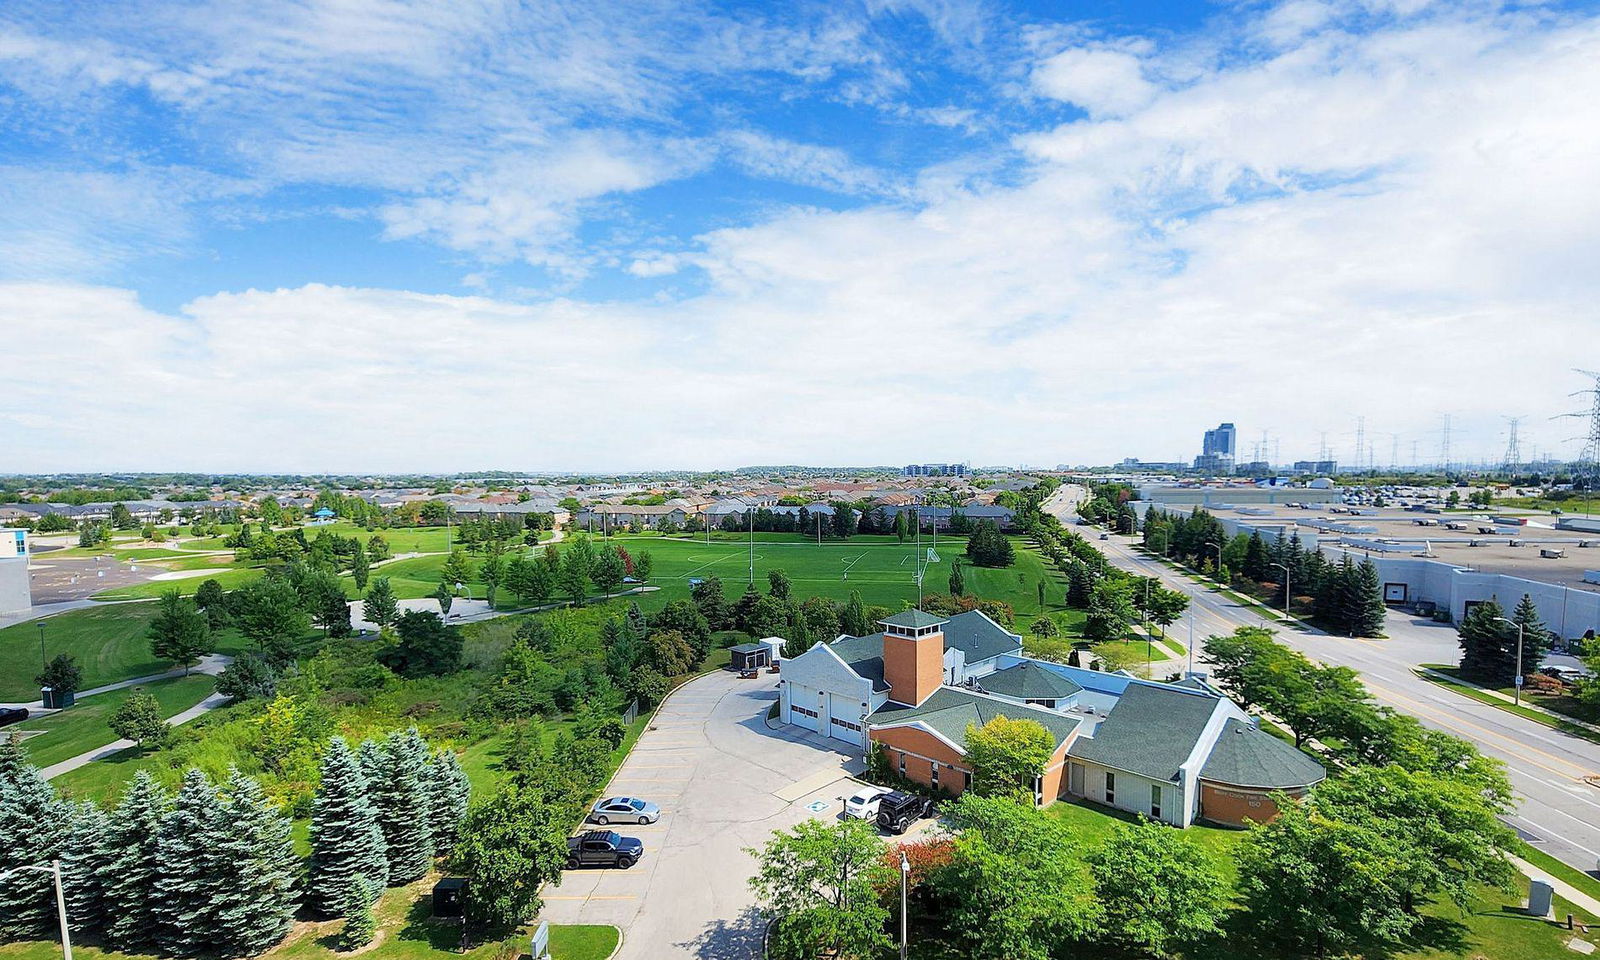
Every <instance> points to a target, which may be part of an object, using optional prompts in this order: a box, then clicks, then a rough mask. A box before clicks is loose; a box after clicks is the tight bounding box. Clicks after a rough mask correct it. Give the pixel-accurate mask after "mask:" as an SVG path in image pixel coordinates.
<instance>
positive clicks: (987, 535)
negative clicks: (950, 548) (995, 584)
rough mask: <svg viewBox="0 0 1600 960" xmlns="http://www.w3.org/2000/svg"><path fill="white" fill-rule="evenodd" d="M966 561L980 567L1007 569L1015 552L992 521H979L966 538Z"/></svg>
mask: <svg viewBox="0 0 1600 960" xmlns="http://www.w3.org/2000/svg"><path fill="white" fill-rule="evenodd" d="M967 559H969V560H971V561H972V562H973V563H975V564H977V565H978V566H980V567H1009V566H1011V564H1012V563H1014V562H1016V551H1015V550H1014V549H1013V548H1012V546H1011V540H1010V539H1009V538H1007V537H1006V536H1005V534H1003V533H1001V532H1000V527H999V526H998V525H996V524H995V522H994V521H993V520H979V521H978V522H977V524H976V525H975V526H974V527H973V528H972V535H971V536H969V537H968V538H967Z"/></svg>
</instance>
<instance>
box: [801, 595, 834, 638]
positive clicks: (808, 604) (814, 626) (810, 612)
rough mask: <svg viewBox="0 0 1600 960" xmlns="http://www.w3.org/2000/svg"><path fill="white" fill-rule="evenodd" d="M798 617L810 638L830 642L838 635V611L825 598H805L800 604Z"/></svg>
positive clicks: (831, 602)
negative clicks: (802, 621) (803, 623)
mask: <svg viewBox="0 0 1600 960" xmlns="http://www.w3.org/2000/svg"><path fill="white" fill-rule="evenodd" d="M800 617H801V619H802V620H804V621H805V625H806V633H807V635H809V636H811V637H812V638H814V639H816V640H820V641H825V642H832V641H833V640H834V639H836V638H837V637H838V635H839V611H838V609H837V608H836V607H835V606H834V605H833V601H832V600H829V599H828V598H827V597H807V598H805V600H803V601H801V603H800Z"/></svg>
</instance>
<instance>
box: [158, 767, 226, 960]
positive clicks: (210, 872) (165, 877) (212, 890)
mask: <svg viewBox="0 0 1600 960" xmlns="http://www.w3.org/2000/svg"><path fill="white" fill-rule="evenodd" d="M227 821H228V813H227V811H226V810H225V809H223V806H222V798H221V797H219V796H218V795H217V788H216V787H214V786H212V785H211V781H210V779H208V778H207V777H206V775H205V774H204V773H203V772H201V771H200V769H199V768H198V767H190V768H189V770H188V772H187V773H185V774H184V775H183V784H182V785H181V786H179V787H178V793H177V796H175V797H173V800H172V809H171V810H169V811H168V812H167V815H166V816H165V817H163V818H162V820H161V836H160V840H159V854H160V867H159V872H158V875H157V878H156V894H157V913H156V918H157V921H158V927H159V932H158V934H157V943H158V944H159V945H160V947H161V949H162V950H163V951H164V952H165V953H167V954H170V955H171V956H175V957H193V956H198V955H199V954H201V953H203V952H207V951H209V950H210V948H211V945H212V943H213V942H214V941H215V939H216V934H217V932H218V929H217V918H216V916H215V914H214V913H213V911H212V901H213V899H215V898H217V897H218V896H219V895H220V894H221V893H222V890H223V888H224V887H225V886H226V885H227V884H229V883H230V882H231V881H232V879H233V876H232V869H233V865H232V864H230V863H227V862H225V861H223V860H222V859H221V858H220V857H219V856H218V855H217V850H218V848H219V847H220V846H221V844H222V840H223V837H224V836H225V835H226V831H227Z"/></svg>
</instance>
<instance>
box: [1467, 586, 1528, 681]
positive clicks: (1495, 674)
mask: <svg viewBox="0 0 1600 960" xmlns="http://www.w3.org/2000/svg"><path fill="white" fill-rule="evenodd" d="M1503 616H1505V610H1504V609H1503V608H1501V606H1500V602H1499V601H1498V600H1495V599H1489V600H1485V601H1484V602H1483V603H1479V604H1476V605H1474V606H1473V607H1472V609H1471V610H1468V611H1467V615H1466V616H1464V617H1462V618H1461V623H1460V624H1458V625H1457V626H1456V642H1457V643H1459V644H1460V645H1461V672H1462V673H1463V674H1464V675H1466V676H1467V677H1468V678H1469V679H1472V680H1477V681H1480V682H1483V683H1489V684H1492V685H1494V686H1497V687H1498V686H1501V685H1503V684H1505V683H1507V682H1509V681H1510V680H1511V679H1512V671H1513V669H1515V667H1514V665H1513V663H1512V661H1513V660H1514V659H1515V655H1512V656H1507V655H1506V650H1505V628H1504V625H1502V624H1501V623H1500V622H1499V618H1501V617H1503Z"/></svg>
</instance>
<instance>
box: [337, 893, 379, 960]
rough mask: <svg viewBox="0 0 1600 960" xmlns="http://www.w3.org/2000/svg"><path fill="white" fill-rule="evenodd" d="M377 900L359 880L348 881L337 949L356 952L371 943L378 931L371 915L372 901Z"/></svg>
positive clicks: (374, 919)
mask: <svg viewBox="0 0 1600 960" xmlns="http://www.w3.org/2000/svg"><path fill="white" fill-rule="evenodd" d="M375 899H377V897H376V895H375V894H373V893H372V891H371V889H370V885H369V884H367V883H366V882H365V881H363V880H361V879H359V878H358V879H353V880H351V881H350V889H349V890H348V891H347V892H346V894H345V908H344V926H343V927H341V928H339V949H340V950H342V951H346V952H348V951H351V950H356V949H359V948H361V947H364V946H366V945H367V944H369V943H371V942H372V938H373V936H374V935H376V933H377V931H378V921H377V919H376V918H374V917H373V915H372V901H373V900H375Z"/></svg>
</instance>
